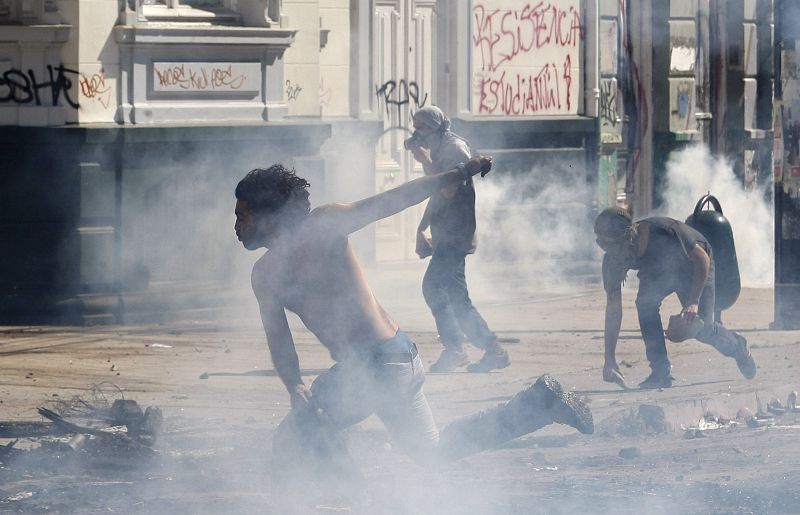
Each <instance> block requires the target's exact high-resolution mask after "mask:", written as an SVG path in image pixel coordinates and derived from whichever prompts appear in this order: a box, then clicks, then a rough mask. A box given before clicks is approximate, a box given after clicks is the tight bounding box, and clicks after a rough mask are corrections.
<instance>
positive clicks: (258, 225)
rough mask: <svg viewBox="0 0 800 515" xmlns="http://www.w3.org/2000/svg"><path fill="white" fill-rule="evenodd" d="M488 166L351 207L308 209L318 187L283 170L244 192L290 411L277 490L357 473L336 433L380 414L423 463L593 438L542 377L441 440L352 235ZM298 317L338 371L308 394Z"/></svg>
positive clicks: (255, 282)
mask: <svg viewBox="0 0 800 515" xmlns="http://www.w3.org/2000/svg"><path fill="white" fill-rule="evenodd" d="M490 168H491V158H489V157H476V158H473V159H470V160H469V161H468V162H467V163H466V164H465V165H464V166H463V167H459V168H458V169H455V170H450V171H447V172H444V173H440V174H436V175H429V176H426V177H422V178H419V179H416V180H414V181H410V182H408V183H405V184H403V185H401V186H399V187H397V188H394V189H392V190H388V191H386V192H383V193H380V194H378V195H375V196H373V197H369V198H366V199H364V200H361V201H358V202H355V203H352V204H329V205H325V206H321V207H319V208H317V209H314V210H313V211H310V205H309V200H308V190H307V188H308V186H309V183H308V182H306V181H305V180H304V179H302V178H300V177H298V176H297V175H295V173H294V171H293V170H287V169H286V168H284V167H283V166H282V165H273V166H271V167H270V168H268V169H256V170H253V171H251V172H250V173H248V174H247V176H246V177H245V178H244V179H242V180H241V181H240V182H239V184H238V186H237V187H236V198H237V202H236V225H235V230H236V235H237V237H238V238H239V240H240V241H241V242H242V244H243V245H244V247H245V248H247V249H248V250H256V249H259V248H261V247H266V248H267V249H268V252H266V253H265V254H264V256H262V257H261V258H260V259H259V260H258V261H257V262H256V264H255V265H254V266H253V272H252V287H253V291H254V293H255V295H256V299H257V300H258V304H259V308H260V311H261V318H262V321H263V325H264V330H265V332H266V336H267V343H268V346H269V350H270V354H271V357H272V362H273V364H274V367H275V370H276V372H277V374H278V377H280V379H281V381H283V384H284V385H285V386H286V389H287V391H288V392H289V397H290V399H291V405H292V411H291V412H290V413H289V415H287V417H286V418H285V419H284V420H283V421H282V422H281V424H280V425H279V427H278V428H277V429H276V432H275V435H274V438H273V471H274V472H273V487H276V486H277V487H278V488H279V489H280V487H281V485H291V483H287V481H290V480H291V477H290V476H292V475H293V473H294V472H296V473H297V475H298V476H303V477H302V478H301V479H300V483H299V484H301V485H302V483H303V481H304V476H307V475H308V474H309V473H310V472H309V471H312V470H316V471H317V472H319V473H324V474H326V476H325V477H331V476H333V477H342V476H345V475H347V474H349V473H350V471H349V469H348V463H349V459H348V456H347V453H346V452H345V451H344V449H343V446H342V445H341V444H340V440H339V438H338V436H337V435H338V432H339V431H340V430H341V429H344V428H346V427H348V426H351V425H353V424H356V423H358V422H359V421H361V420H363V419H365V418H366V417H368V416H369V415H371V414H373V413H375V414H377V415H378V417H379V418H380V419H381V421H382V422H383V423H384V425H385V426H386V428H387V430H388V431H389V433H390V435H391V436H392V437H393V439H394V440H395V441H396V443H397V444H398V445H399V446H400V447H401V448H403V449H404V450H405V451H406V452H408V453H409V454H410V455H411V456H412V457H413V458H415V459H416V460H418V461H419V462H423V463H432V462H433V463H439V462H442V461H443V460H446V459H455V458H460V457H462V456H466V455H467V454H470V453H474V452H479V451H481V450H484V449H489V448H491V447H495V446H496V445H498V444H500V443H502V442H504V441H507V440H509V439H511V438H515V437H517V436H521V435H523V434H526V433H529V432H531V431H535V430H536V429H539V428H541V427H543V426H545V425H547V424H551V423H553V422H558V423H562V424H568V425H571V426H573V427H575V428H577V429H578V430H579V431H581V432H584V433H591V432H592V431H593V425H592V417H591V413H590V411H589V409H588V407H586V405H585V404H583V402H582V401H580V400H579V399H577V398H575V397H573V396H572V395H571V394H569V393H566V392H562V390H561V387H560V385H559V384H558V382H557V381H556V380H555V379H553V378H551V377H550V376H542V377H540V378H539V379H538V380H537V381H536V383H535V384H534V385H531V386H529V387H528V388H526V389H525V390H523V391H522V392H520V393H518V394H517V395H516V396H514V397H513V398H512V399H511V400H510V401H509V402H508V403H506V404H503V405H500V406H498V407H497V408H494V409H491V410H487V411H484V412H481V413H478V414H476V415H473V416H471V417H467V418H464V419H461V420H457V421H455V422H453V423H452V424H450V425H448V426H447V427H446V428H444V430H443V431H442V432H441V434H440V433H439V431H438V430H437V428H436V424H435V423H434V420H433V416H432V414H431V410H430V408H429V406H428V402H427V400H426V398H425V394H424V393H423V390H422V383H423V381H424V375H423V367H422V361H421V360H420V357H419V355H418V353H417V348H416V345H415V344H414V342H412V341H411V339H409V337H408V336H407V335H406V334H405V333H403V332H402V331H400V330H399V328H398V325H397V322H395V321H394V319H392V318H391V317H390V316H389V315H388V314H387V313H386V311H384V309H383V308H382V307H381V305H380V304H379V303H378V301H377V300H376V299H375V296H374V295H373V293H372V291H371V289H370V288H369V286H368V285H367V282H366V280H365V278H364V275H363V273H362V270H361V266H360V265H359V262H358V260H357V259H356V256H355V253H354V252H353V249H352V247H351V245H350V242H349V239H348V235H349V234H350V233H352V232H354V231H357V230H359V229H361V228H362V227H364V226H366V225H367V224H370V223H372V222H374V221H376V220H380V219H382V218H385V217H387V216H391V215H393V214H395V213H398V212H400V211H402V210H403V209H406V208H407V207H409V206H412V205H414V204H418V203H420V202H422V201H423V200H425V199H426V198H428V197H429V196H430V195H431V194H432V193H433V192H435V191H437V190H439V189H441V188H442V187H444V186H446V185H448V184H454V183H459V182H463V181H466V180H468V179H470V178H471V177H473V176H474V175H476V174H478V173H481V174H486V173H487V172H488V171H489V170H490ZM287 309H288V310H290V311H292V312H294V313H296V314H297V315H298V316H299V317H300V319H301V320H302V321H303V323H304V324H305V325H306V327H308V329H309V330H310V331H311V332H312V333H314V335H315V336H316V337H317V338H318V339H319V341H320V342H321V343H322V344H323V345H324V346H325V347H327V349H328V350H329V351H330V354H331V357H332V358H333V359H334V361H335V362H336V364H335V365H334V366H333V367H332V368H331V369H330V370H328V371H327V372H325V373H323V374H321V375H320V376H319V377H317V379H316V380H315V381H314V382H313V384H312V385H311V387H310V388H309V387H308V386H306V384H305V383H304V382H303V379H302V377H301V375H300V365H299V360H298V356H297V352H296V350H295V346H294V341H293V339H292V334H291V332H290V330H289V325H288V323H287V319H286V310H287Z"/></svg>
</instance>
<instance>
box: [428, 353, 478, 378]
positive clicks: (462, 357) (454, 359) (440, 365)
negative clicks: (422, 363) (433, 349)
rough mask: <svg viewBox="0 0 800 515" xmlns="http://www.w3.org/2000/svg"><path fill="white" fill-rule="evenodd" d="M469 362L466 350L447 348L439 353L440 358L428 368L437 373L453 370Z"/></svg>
mask: <svg viewBox="0 0 800 515" xmlns="http://www.w3.org/2000/svg"><path fill="white" fill-rule="evenodd" d="M467 363H469V357H468V356H467V353H466V352H464V351H463V350H459V349H448V348H445V349H444V350H443V351H442V353H441V354H440V355H439V359H437V360H436V362H435V363H433V364H432V365H431V366H430V368H429V369H428V370H429V371H430V372H433V373H435V374H440V373H444V372H452V371H453V370H455V369H457V368H459V367H463V366H464V365H466V364H467Z"/></svg>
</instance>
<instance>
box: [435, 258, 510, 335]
mask: <svg viewBox="0 0 800 515" xmlns="http://www.w3.org/2000/svg"><path fill="white" fill-rule="evenodd" d="M466 257H467V255H466V254H465V253H464V252H460V251H456V250H450V249H447V250H440V249H437V250H436V252H434V253H433V256H431V261H430V263H428V269H427V270H426V271H425V277H424V278H423V279H422V294H423V295H424V297H425V302H426V303H427V304H428V307H429V308H430V310H431V313H433V318H434V319H435V320H436V329H437V331H438V332H439V339H440V340H441V342H442V344H443V345H444V346H445V347H446V348H454V349H460V348H461V346H462V341H463V337H464V335H466V336H467V338H469V341H470V342H472V344H473V345H475V346H476V347H478V348H480V349H486V348H487V346H489V345H491V344H492V343H493V342H494V341H495V340H496V339H497V337H496V336H495V334H494V333H493V332H492V331H491V330H490V329H489V326H488V325H487V324H486V321H485V320H484V319H483V317H482V316H481V314H480V313H478V310H477V309H475V306H474V305H473V304H472V300H470V298H469V291H468V290H467V279H466V276H465V275H464V269H465V266H466Z"/></svg>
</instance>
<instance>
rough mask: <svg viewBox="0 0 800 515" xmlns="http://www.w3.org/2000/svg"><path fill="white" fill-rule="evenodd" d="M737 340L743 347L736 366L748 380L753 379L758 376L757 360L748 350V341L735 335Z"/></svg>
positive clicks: (739, 335) (737, 356)
mask: <svg viewBox="0 0 800 515" xmlns="http://www.w3.org/2000/svg"><path fill="white" fill-rule="evenodd" d="M734 334H735V336H736V339H737V340H739V343H740V344H741V347H740V348H739V352H738V353H737V354H736V366H737V367H739V372H741V373H742V375H743V376H744V377H745V378H747V379H753V378H754V377H755V376H756V360H754V359H753V356H752V355H751V354H750V351H749V350H748V349H747V340H746V339H745V337H744V336H742V335H741V334H738V333H734Z"/></svg>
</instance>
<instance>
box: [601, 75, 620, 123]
mask: <svg viewBox="0 0 800 515" xmlns="http://www.w3.org/2000/svg"><path fill="white" fill-rule="evenodd" d="M600 118H601V120H602V121H603V125H606V126H608V125H610V126H612V127H616V126H617V123H618V122H619V112H618V111H617V87H616V83H615V82H614V81H613V80H603V81H602V82H601V83H600Z"/></svg>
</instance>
